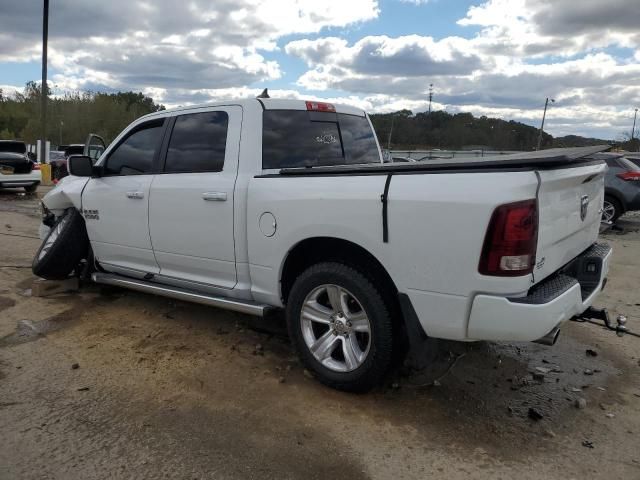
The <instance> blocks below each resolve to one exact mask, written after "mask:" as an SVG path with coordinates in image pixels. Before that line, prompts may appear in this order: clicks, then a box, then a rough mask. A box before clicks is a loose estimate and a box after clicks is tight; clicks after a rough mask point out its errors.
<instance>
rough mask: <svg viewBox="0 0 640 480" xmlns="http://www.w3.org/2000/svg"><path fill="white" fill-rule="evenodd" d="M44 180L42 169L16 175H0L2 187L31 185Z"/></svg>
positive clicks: (0, 186)
mask: <svg viewBox="0 0 640 480" xmlns="http://www.w3.org/2000/svg"><path fill="white" fill-rule="evenodd" d="M41 181H42V174H41V173H40V170H34V171H32V172H31V173H24V174H16V175H0V188H15V187H29V186H31V185H37V184H39V183H40V182H41Z"/></svg>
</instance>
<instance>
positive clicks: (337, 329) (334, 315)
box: [300, 284, 371, 372]
mask: <svg viewBox="0 0 640 480" xmlns="http://www.w3.org/2000/svg"><path fill="white" fill-rule="evenodd" d="M300 325H301V328H302V336H303V337H304V341H305V343H306V345H307V348H308V349H309V351H310V352H311V353H312V355H313V356H314V357H315V359H316V360H317V361H318V362H320V363H321V364H322V365H323V366H325V367H326V368H328V369H330V370H332V371H334V372H351V371H353V370H355V369H356V368H358V367H359V366H360V365H362V364H363V363H364V361H365V360H366V358H367V355H368V353H369V348H370V346H371V323H370V321H369V317H368V316H367V313H366V312H365V311H364V308H362V305H361V304H360V302H359V301H358V299H357V298H356V297H355V296H354V295H353V294H352V293H351V292H349V291H348V290H347V289H345V288H342V287H340V286H338V285H330V284H329V285H320V286H319V287H316V288H314V289H313V290H312V291H311V293H309V295H307V297H306V298H305V300H304V303H303V304H302V311H301V312H300Z"/></svg>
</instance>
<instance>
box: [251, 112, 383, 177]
mask: <svg viewBox="0 0 640 480" xmlns="http://www.w3.org/2000/svg"><path fill="white" fill-rule="evenodd" d="M262 135H263V136H262V167H263V168H286V167H306V166H320V165H344V164H355V163H378V162H380V156H379V153H378V147H377V145H376V141H375V137H374V134H373V130H372V129H371V126H370V125H369V122H368V120H367V119H366V117H359V116H356V115H346V114H336V113H328V112H326V113H325V112H307V111H301V110H267V111H265V112H264V114H263V134H262Z"/></svg>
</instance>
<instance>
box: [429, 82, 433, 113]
mask: <svg viewBox="0 0 640 480" xmlns="http://www.w3.org/2000/svg"><path fill="white" fill-rule="evenodd" d="M432 100H433V83H430V84H429V115H431V101H432Z"/></svg>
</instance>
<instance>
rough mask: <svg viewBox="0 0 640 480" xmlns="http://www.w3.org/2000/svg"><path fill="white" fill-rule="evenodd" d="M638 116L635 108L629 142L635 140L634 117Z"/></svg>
mask: <svg viewBox="0 0 640 480" xmlns="http://www.w3.org/2000/svg"><path fill="white" fill-rule="evenodd" d="M637 116H638V109H637V108H636V111H635V113H634V114H633V128H631V141H632V142H633V139H634V138H635V133H636V117H637Z"/></svg>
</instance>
